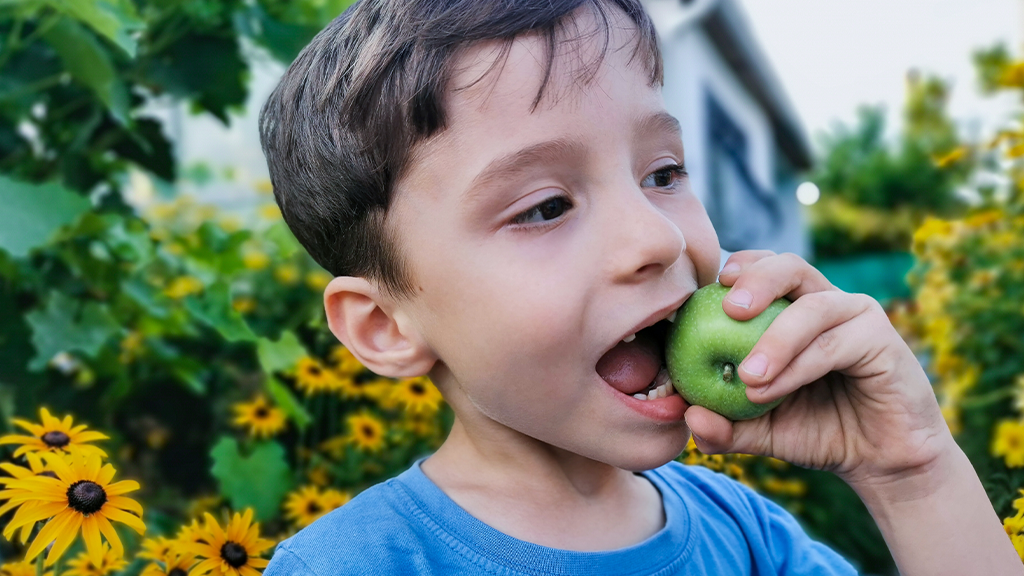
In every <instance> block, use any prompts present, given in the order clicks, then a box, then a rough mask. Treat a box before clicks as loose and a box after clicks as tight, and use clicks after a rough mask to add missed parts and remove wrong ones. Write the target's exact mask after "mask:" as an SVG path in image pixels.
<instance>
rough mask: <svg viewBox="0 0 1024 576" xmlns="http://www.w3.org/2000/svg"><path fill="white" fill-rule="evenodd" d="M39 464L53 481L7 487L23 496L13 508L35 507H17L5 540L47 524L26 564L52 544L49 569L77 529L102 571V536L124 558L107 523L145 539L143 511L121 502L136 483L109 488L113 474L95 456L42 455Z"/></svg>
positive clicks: (136, 505)
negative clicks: (24, 528)
mask: <svg viewBox="0 0 1024 576" xmlns="http://www.w3.org/2000/svg"><path fill="white" fill-rule="evenodd" d="M43 459H44V460H45V461H46V465H47V466H48V467H49V468H50V469H51V470H53V472H54V473H55V474H56V477H55V478H54V477H50V476H43V475H37V476H33V477H31V478H19V479H16V480H10V481H8V483H7V486H8V488H9V489H10V490H19V491H24V492H21V493H18V494H14V495H12V496H11V497H10V500H11V501H12V502H16V503H26V502H36V504H35V505H33V506H31V507H25V506H22V507H19V508H18V511H17V512H15V513H14V517H13V518H11V521H10V522H9V523H8V524H7V527H6V528H4V536H6V537H7V539H10V538H11V535H13V534H14V531H15V530H17V529H18V528H20V527H22V526H25V525H26V524H34V523H35V522H39V521H42V520H48V521H47V522H46V524H45V525H44V526H43V527H42V528H41V529H40V530H39V533H38V534H36V537H35V540H33V541H32V544H31V545H30V546H29V547H28V551H27V552H26V553H25V560H32V559H33V558H35V557H36V556H38V555H39V553H40V552H42V551H43V549H45V548H46V547H47V546H49V545H50V543H53V546H52V547H51V548H50V552H49V553H48V554H47V555H46V565H50V564H52V563H53V562H54V561H55V560H57V558H59V557H60V555H61V554H63V553H64V551H65V550H67V548H68V546H70V545H71V542H72V541H74V539H75V537H76V536H77V535H78V531H79V529H81V531H82V539H83V540H84V541H85V547H86V551H87V552H88V553H89V556H90V558H91V559H92V561H93V564H94V565H95V566H100V565H101V564H102V562H103V556H104V554H106V552H105V547H103V546H102V545H101V540H100V536H101V535H102V536H103V537H105V538H106V540H107V542H109V544H110V546H111V549H112V551H113V553H114V555H115V556H117V557H121V556H123V555H124V547H123V546H122V545H121V539H120V538H119V537H118V535H117V532H116V531H114V526H113V525H112V524H111V523H110V521H111V520H114V521H117V522H121V523H123V524H127V525H128V526H130V527H132V528H133V529H134V530H135V531H136V532H138V533H139V534H143V533H145V531H146V525H145V524H143V523H142V518H141V516H142V506H140V505H139V503H138V502H136V501H135V500H132V499H131V498H128V497H127V496H124V494H127V493H128V492H133V491H135V490H138V489H139V483H138V482H136V481H134V480H122V481H120V482H114V483H113V484H111V482H110V481H111V480H113V478H114V474H115V473H116V471H115V470H114V467H113V466H111V465H110V464H103V463H102V462H101V461H100V458H99V456H96V455H95V454H90V455H86V454H70V455H67V456H64V455H61V454H54V453H44V454H43Z"/></svg>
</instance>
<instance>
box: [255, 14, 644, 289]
mask: <svg viewBox="0 0 1024 576" xmlns="http://www.w3.org/2000/svg"><path fill="white" fill-rule="evenodd" d="M585 6H586V7H590V8H591V9H593V10H594V11H595V13H596V14H597V15H599V16H600V17H599V18H597V20H598V22H599V23H600V24H601V25H602V26H603V28H600V29H599V30H597V33H602V32H603V36H604V42H603V45H602V50H601V52H600V53H599V54H600V55H601V56H599V58H598V59H597V60H596V61H594V62H591V63H587V64H586V65H584V66H582V67H581V68H580V69H579V70H577V71H576V72H577V75H576V77H575V80H576V81H577V83H585V82H587V81H589V79H590V78H592V77H593V75H595V74H596V73H597V68H598V66H599V65H600V62H601V60H600V59H601V58H603V54H604V53H605V52H606V51H607V49H608V43H609V36H610V30H609V26H610V22H609V17H608V14H607V12H606V11H607V10H608V9H609V8H612V7H615V8H617V9H619V10H621V11H623V12H624V13H625V14H626V15H627V16H628V17H629V19H630V20H631V21H632V22H633V24H634V25H635V27H636V36H635V45H634V47H633V53H632V59H639V60H640V62H641V64H642V65H643V66H644V69H645V71H646V72H647V73H648V74H649V78H650V83H651V85H652V86H654V85H660V84H661V83H662V62H661V54H660V52H659V50H658V44H657V37H656V35H655V31H654V26H653V24H652V23H651V21H650V18H649V17H648V16H647V14H646V13H645V12H644V10H643V7H642V6H641V4H640V0H361V1H360V2H358V3H357V4H355V5H353V6H352V7H350V8H349V9H348V10H346V11H345V13H344V14H342V15H341V16H339V17H337V18H336V19H335V20H334V21H333V22H331V23H330V24H329V25H328V26H327V27H326V28H324V29H323V30H322V31H321V32H320V33H319V34H317V35H316V37H315V38H313V40H312V41H311V42H310V43H309V45H308V46H306V48H305V49H303V51H302V53H301V54H299V56H298V57H297V58H296V59H295V61H294V62H293V63H292V65H291V66H290V67H289V68H288V71H287V72H286V73H285V74H284V77H283V78H282V79H281V81H280V83H279V84H278V86H277V88H276V89H275V90H274V92H273V93H272V94H271V95H270V98H269V99H268V100H267V102H266V104H264V106H263V109H262V110H261V111H260V121H259V127H260V142H261V144H262V145H263V152H264V154H265V155H266V157H267V164H268V165H269V168H270V179H271V182H272V183H273V186H274V196H275V198H276V199H277V203H278V205H279V206H280V207H281V212H282V213H283V215H284V219H285V221H286V222H287V223H288V226H289V227H290V228H291V230H292V233H294V234H295V237H296V238H298V240H299V242H300V243H302V245H303V246H304V247H305V248H306V250H307V251H308V252H309V254H310V255H311V256H312V257H313V259H314V260H316V261H317V262H318V263H319V264H320V265H321V266H323V267H324V268H325V269H326V270H327V271H329V272H330V273H331V274H333V275H335V276H361V277H365V278H368V279H372V280H375V281H377V282H378V283H379V285H380V286H381V288H382V289H383V290H385V291H386V292H387V293H389V294H390V295H392V296H393V297H405V296H409V295H410V294H411V292H412V290H411V288H412V286H411V278H409V275H408V271H407V267H406V266H405V264H404V263H403V260H402V257H401V251H400V249H399V247H398V246H397V243H396V241H395V239H394V235H393V233H391V232H390V231H389V230H388V229H387V226H385V217H386V214H387V211H388V207H389V205H390V203H391V199H392V195H393V190H394V187H395V183H396V182H397V181H398V180H399V178H400V177H401V176H402V174H403V171H404V170H405V169H406V168H407V164H408V162H409V158H410V152H411V150H412V149H413V147H414V146H415V145H417V144H419V143H421V142H422V141H424V140H425V139H427V138H430V137H431V136H434V135H436V134H438V133H439V132H441V131H442V130H444V128H445V118H446V115H445V109H444V102H445V98H444V94H445V91H446V90H448V89H449V86H448V82H449V80H450V76H451V69H452V67H451V65H452V63H453V61H454V60H455V59H456V58H457V56H458V55H459V51H460V50H461V49H464V48H466V47H468V46H470V45H471V44H473V43H475V42H479V41H484V40H499V41H502V49H501V52H500V54H499V57H498V58H497V59H496V60H495V63H497V62H498V61H501V60H503V59H504V57H505V56H507V55H508V51H509V49H510V48H511V46H512V42H513V40H515V38H516V37H517V36H520V35H523V34H536V35H538V37H539V38H541V39H542V40H543V42H544V44H545V45H546V46H547V56H546V64H545V73H544V78H543V81H542V83H541V86H540V89H539V90H538V92H537V95H536V97H535V99H534V103H533V106H534V108H536V106H537V105H538V104H539V103H540V101H541V98H542V96H543V93H544V89H545V87H546V86H547V83H548V80H549V78H550V75H551V71H552V67H553V63H554V61H555V58H556V56H557V55H558V53H559V50H560V49H561V48H562V47H563V46H572V45H573V44H576V45H578V43H579V42H580V41H582V40H585V39H587V38H589V35H591V34H593V32H587V31H582V30H581V29H580V27H579V26H577V25H576V22H575V19H574V14H573V13H574V12H575V11H576V10H577V9H580V8H582V7H585ZM632 59H631V60H632ZM492 69H493V66H492ZM489 72H490V70H489V71H488V72H487V73H489ZM487 73H485V74H484V75H485V76H486V74H487ZM478 81H479V80H478Z"/></svg>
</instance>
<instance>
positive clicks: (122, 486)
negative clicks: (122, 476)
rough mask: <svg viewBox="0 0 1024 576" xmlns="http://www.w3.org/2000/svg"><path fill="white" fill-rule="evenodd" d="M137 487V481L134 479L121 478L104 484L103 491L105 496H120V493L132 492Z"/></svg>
mask: <svg viewBox="0 0 1024 576" xmlns="http://www.w3.org/2000/svg"><path fill="white" fill-rule="evenodd" d="M138 489H139V483H138V482H136V481H135V480H121V481H120V482H114V483H113V484H110V485H109V486H105V487H104V488H103V491H104V492H106V493H107V496H120V495H121V494H127V493H129V492H134V491H136V490H138Z"/></svg>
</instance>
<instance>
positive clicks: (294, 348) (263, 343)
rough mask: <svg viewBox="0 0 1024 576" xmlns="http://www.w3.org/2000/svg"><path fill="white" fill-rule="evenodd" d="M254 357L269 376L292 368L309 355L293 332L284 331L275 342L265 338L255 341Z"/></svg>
mask: <svg viewBox="0 0 1024 576" xmlns="http://www.w3.org/2000/svg"><path fill="white" fill-rule="evenodd" d="M256 355H257V356H259V359H260V366H262V367H263V370H264V371H265V372H266V373H267V374H268V375H270V374H273V373H274V372H282V371H284V370H288V369H290V368H293V367H294V366H295V365H296V364H298V362H299V360H300V359H302V357H303V356H308V355H309V353H308V352H306V348H305V347H304V346H303V345H302V343H301V342H299V339H298V337H296V336H295V333H294V332H291V331H288V330H285V331H284V332H281V338H280V339H279V340H278V341H276V342H274V341H273V340H270V339H267V338H260V339H259V340H257V341H256Z"/></svg>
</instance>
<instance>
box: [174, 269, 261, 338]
mask: <svg viewBox="0 0 1024 576" xmlns="http://www.w3.org/2000/svg"><path fill="white" fill-rule="evenodd" d="M230 292H231V289H230V288H229V287H228V285H227V283H225V282H224V281H223V280H221V281H218V282H216V283H215V284H213V285H212V286H210V287H209V288H207V289H206V291H205V293H204V294H203V295H202V296H201V297H197V296H189V297H188V298H186V299H185V309H186V310H188V311H189V312H191V313H192V315H193V316H195V318H196V319H197V320H199V321H200V322H202V323H203V324H206V325H207V326H209V327H210V328H213V329H214V330H216V331H217V332H220V335H221V336H223V337H224V339H225V340H227V341H228V342H252V341H255V340H256V335H255V334H253V332H252V330H251V329H250V328H249V325H248V324H246V322H245V319H244V318H242V315H241V314H239V313H238V311H237V310H235V309H234V308H233V307H232V306H231V293H230Z"/></svg>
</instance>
